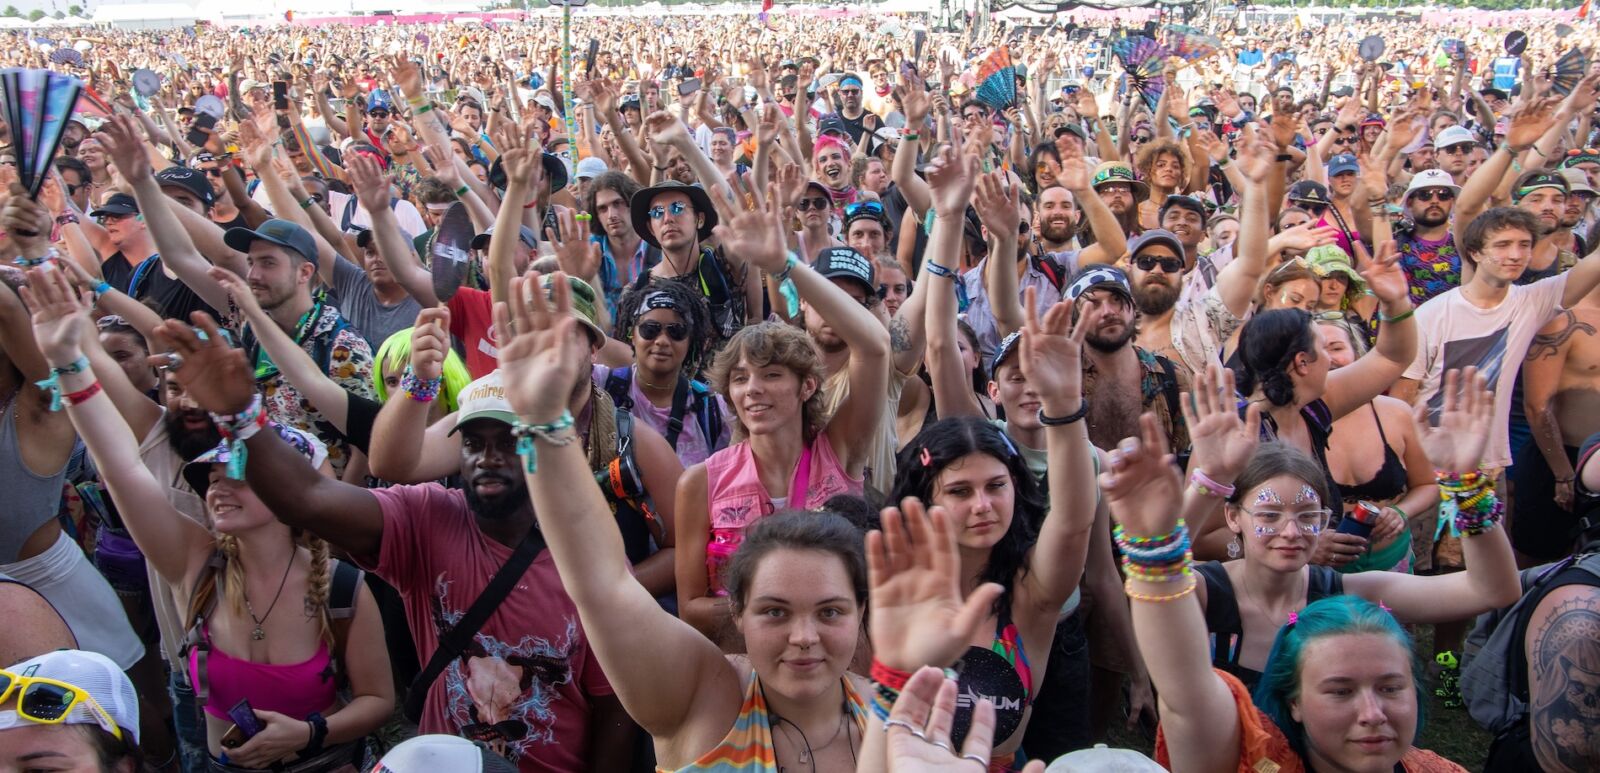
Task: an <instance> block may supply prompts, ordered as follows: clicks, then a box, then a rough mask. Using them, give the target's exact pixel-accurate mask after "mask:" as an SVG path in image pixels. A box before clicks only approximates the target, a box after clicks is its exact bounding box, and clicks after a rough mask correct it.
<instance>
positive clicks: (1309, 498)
mask: <svg viewBox="0 0 1600 773" xmlns="http://www.w3.org/2000/svg"><path fill="white" fill-rule="evenodd" d="M1307 502H1317V503H1321V502H1322V497H1319V496H1317V490H1316V489H1314V488H1312V487H1311V485H1310V484H1307V483H1302V484H1300V493H1298V494H1296V495H1295V497H1294V503H1295V504H1297V505H1303V504H1305V503H1307Z"/></svg>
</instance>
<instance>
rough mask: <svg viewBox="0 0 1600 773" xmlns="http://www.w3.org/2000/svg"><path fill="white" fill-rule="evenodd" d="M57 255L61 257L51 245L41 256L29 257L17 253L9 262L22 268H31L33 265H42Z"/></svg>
mask: <svg viewBox="0 0 1600 773" xmlns="http://www.w3.org/2000/svg"><path fill="white" fill-rule="evenodd" d="M59 257H61V253H60V252H57V251H56V248H54V247H51V248H50V249H49V250H47V251H45V253H44V255H43V256H42V257H37V258H29V257H25V256H22V255H18V256H17V257H16V259H14V260H12V261H11V262H12V263H14V264H16V265H18V266H21V267H23V268H33V267H34V266H42V265H44V264H46V263H49V262H50V261H52V260H55V259H56V258H59Z"/></svg>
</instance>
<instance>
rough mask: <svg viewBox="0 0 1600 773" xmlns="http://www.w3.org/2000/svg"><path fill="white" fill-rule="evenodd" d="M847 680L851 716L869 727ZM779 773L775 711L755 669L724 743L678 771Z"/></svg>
mask: <svg viewBox="0 0 1600 773" xmlns="http://www.w3.org/2000/svg"><path fill="white" fill-rule="evenodd" d="M841 681H843V682H844V698H845V702H846V703H848V704H849V706H850V717H851V718H852V719H854V720H855V722H856V729H857V730H860V731H865V730H866V727H867V714H866V704H865V702H863V701H862V700H861V696H860V695H857V694H856V691H855V688H854V687H852V686H851V684H850V680H849V679H848V678H845V679H842V680H841ZM758 771H761V772H764V773H777V771H778V753H777V750H776V749H775V748H774V747H773V745H772V714H770V713H769V712H768V711H767V694H766V691H764V690H763V689H762V688H761V677H759V676H756V674H755V672H754V671H753V670H752V671H751V673H750V684H749V685H748V686H746V687H745V689H744V704H743V705H741V706H740V707H739V716H738V717H737V718H735V719H734V720H733V727H732V728H730V729H729V730H728V735H727V736H726V737H724V738H723V739H722V743H719V744H717V746H716V748H714V749H712V750H711V751H708V752H706V753H705V754H702V755H700V759H697V760H695V761H694V762H691V763H689V764H688V765H685V766H683V767H681V768H678V769H677V771H676V773H757V772H758ZM656 772H657V773H671V772H670V771H668V770H667V769H666V768H659V767H658V768H656Z"/></svg>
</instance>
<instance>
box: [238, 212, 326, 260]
mask: <svg viewBox="0 0 1600 773" xmlns="http://www.w3.org/2000/svg"><path fill="white" fill-rule="evenodd" d="M222 240H223V241H224V242H226V243H227V245H228V246H229V247H230V248H232V249H234V250H235V251H238V252H249V251H250V245H252V244H255V243H256V242H257V241H264V242H268V243H271V244H276V245H278V246H279V247H283V248H285V249H289V250H294V251H295V252H298V253H300V257H302V258H305V259H306V260H309V261H311V265H313V266H315V265H317V240H316V239H313V238H311V233H310V232H309V231H307V230H306V229H304V228H301V227H300V226H298V225H296V224H294V223H291V222H289V221H287V220H278V219H276V218H274V219H272V220H268V221H267V222H265V223H262V224H261V226H260V227H258V228H256V230H254V231H252V230H250V229H248V228H230V229H228V232H227V233H226V234H224V235H223V237H222Z"/></svg>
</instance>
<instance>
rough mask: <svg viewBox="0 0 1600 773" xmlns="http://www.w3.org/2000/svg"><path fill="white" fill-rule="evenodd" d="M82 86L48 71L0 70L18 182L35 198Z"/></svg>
mask: <svg viewBox="0 0 1600 773" xmlns="http://www.w3.org/2000/svg"><path fill="white" fill-rule="evenodd" d="M82 89H83V83H82V82H81V81H79V80H78V79H77V78H73V77H71V76H68V75H62V74H61V73H56V72H51V71H49V70H24V69H20V68H7V69H5V70H0V100H3V102H4V105H5V117H6V121H7V123H8V124H9V126H8V127H7V131H8V132H9V135H10V140H11V147H12V153H13V154H14V158H15V160H16V164H17V178H18V180H19V181H20V182H21V183H22V185H23V187H25V188H27V189H28V195H30V196H37V195H38V194H39V187H40V186H42V185H44V181H45V179H46V178H48V177H49V176H50V169H51V164H52V162H54V161H55V157H56V153H57V152H58V151H59V150H60V149H61V135H62V134H63V133H64V132H65V131H66V128H67V119H68V118H70V117H72V111H73V106H74V105H76V104H77V102H78V94H79V92H80V91H81V90H82Z"/></svg>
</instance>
